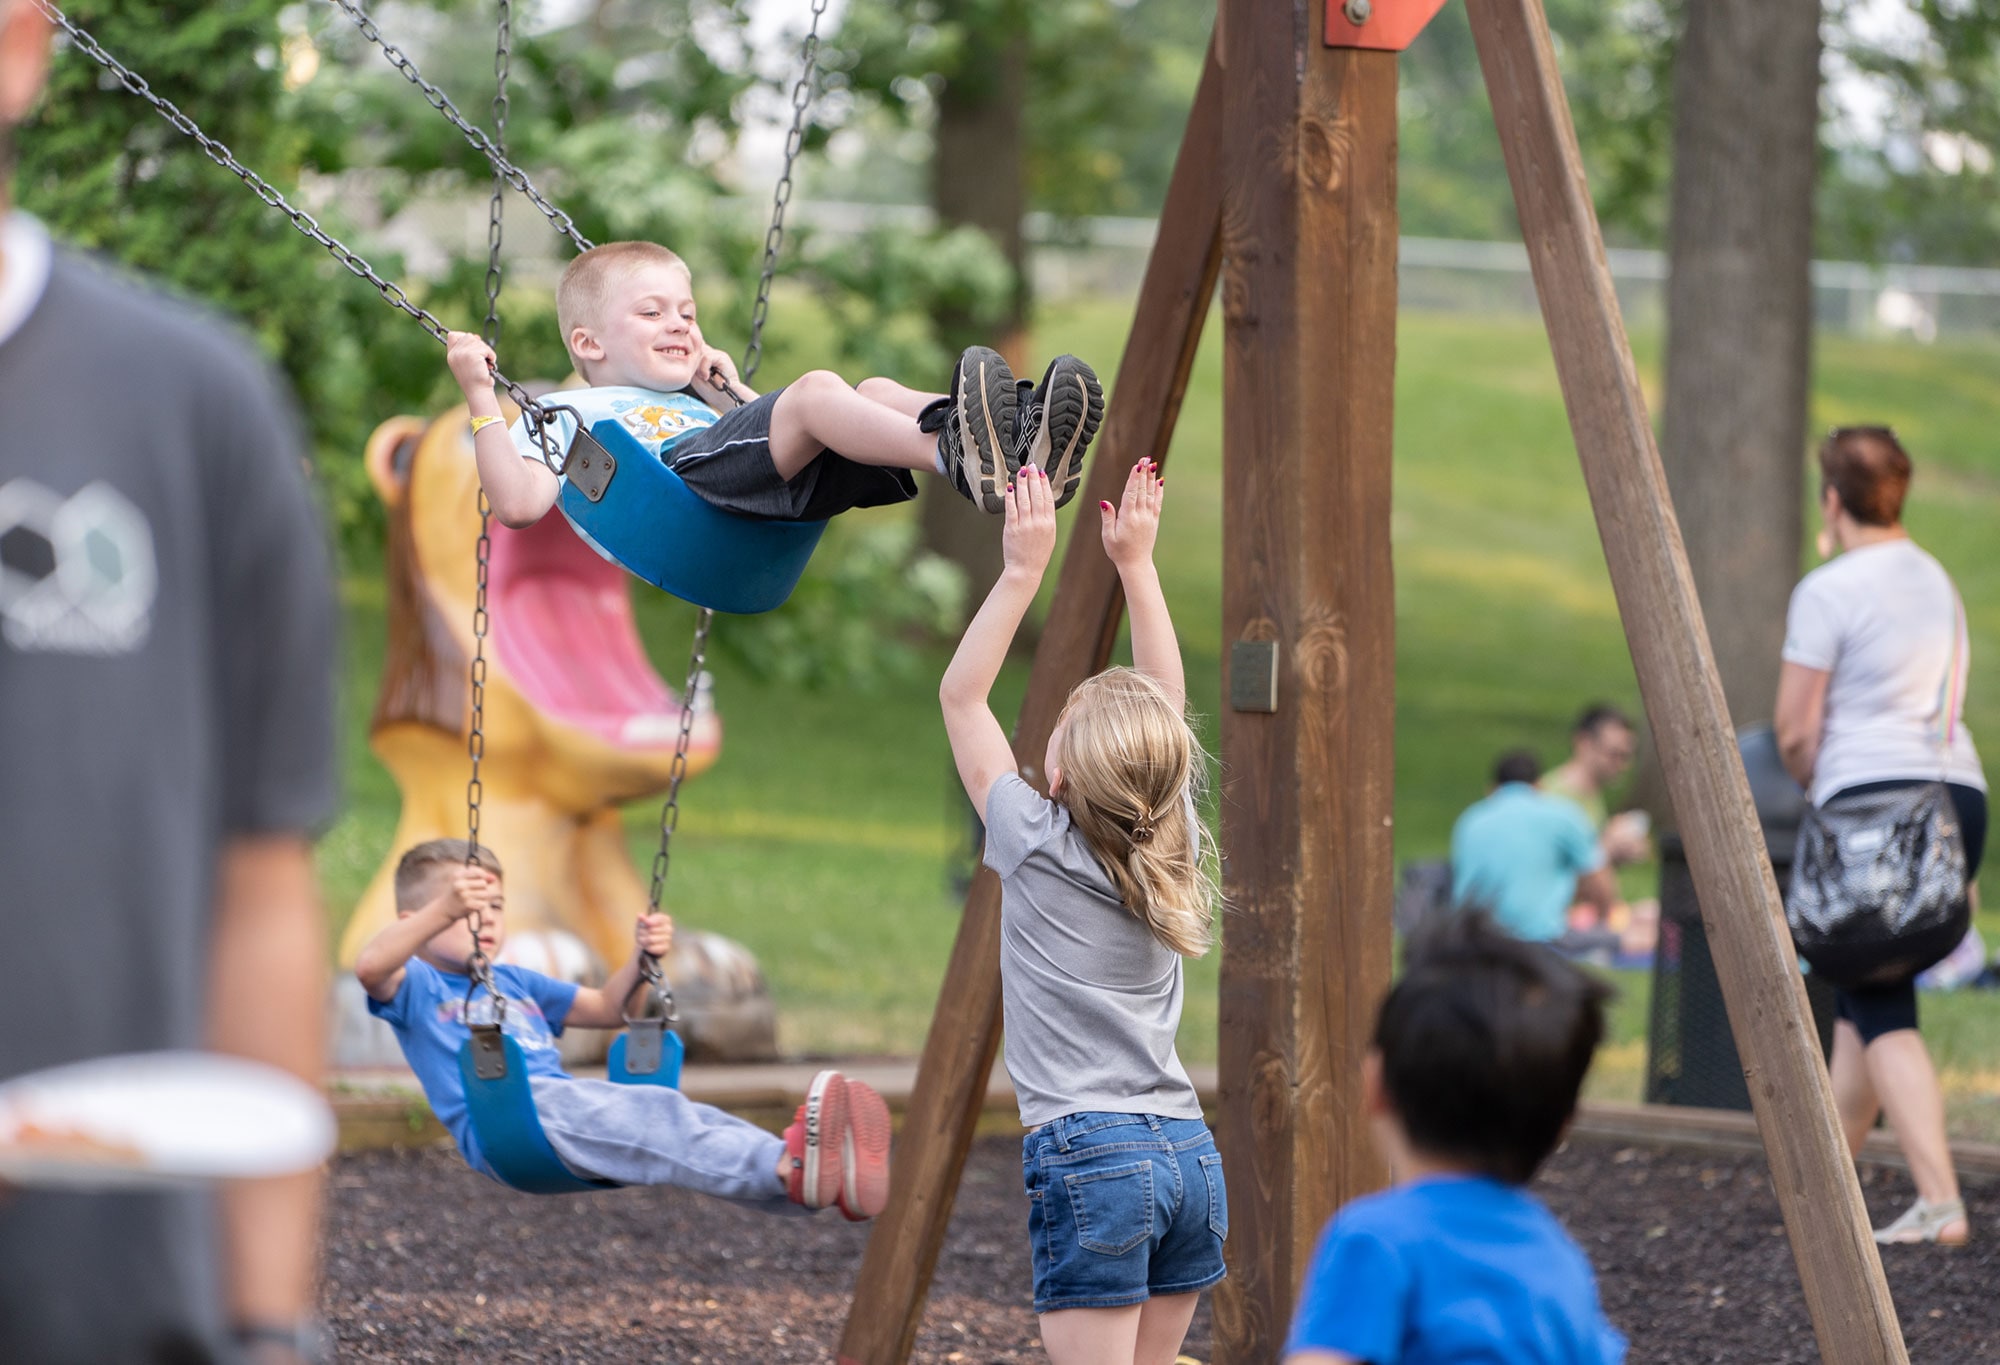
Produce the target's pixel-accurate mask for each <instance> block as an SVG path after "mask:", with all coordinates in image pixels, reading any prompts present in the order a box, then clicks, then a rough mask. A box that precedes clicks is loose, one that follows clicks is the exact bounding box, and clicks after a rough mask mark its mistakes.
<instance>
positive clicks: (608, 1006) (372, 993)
mask: <svg viewBox="0 0 2000 1365" xmlns="http://www.w3.org/2000/svg"><path fill="white" fill-rule="evenodd" d="M466 853H467V845H466V842H465V840H463V839H433V840H431V841H430V842H428V843H423V844H418V845H417V846H416V847H414V848H412V849H410V850H409V851H408V852H407V853H405V854H404V855H403V857H402V860H401V861H400V862H399V863H398V864H397V866H396V922H395V923H394V924H392V925H390V926H389V927H388V928H386V929H384V930H383V931H382V932H381V933H379V934H377V935H376V936H375V937H374V938H373V939H371V940H370V941H369V942H368V945H367V946H366V947H364V948H363V949H362V950H361V955H360V956H359V957H358V958H357V959H356V960H355V963H354V975H355V976H356V977H357V978H359V979H360V981H361V984H362V986H363V987H364V988H365V989H366V990H367V992H368V1010H369V1012H370V1013H371V1014H373V1015H375V1016H376V1017H377V1018H379V1019H386V1020H388V1022H389V1025H390V1027H391V1028H393V1029H395V1031H396V1041H397V1042H398V1043H400V1044H401V1045H402V1048H403V1055H404V1056H405V1057H406V1058H408V1059H409V1063H410V1068H411V1070H413V1071H415V1072H416V1073H417V1079H418V1081H420V1082H421V1083H422V1085H423V1088H424V1095H425V1096H426V1098H428V1099H429V1100H430V1104H431V1109H432V1111H433V1112H434V1113H435V1114H436V1115H437V1118H438V1122H439V1123H441V1124H443V1125H444V1126H445V1129H446V1130H447V1131H448V1132H450V1134H451V1136H452V1139H453V1141H455V1142H456V1143H457V1144H458V1150H459V1151H460V1153H462V1154H463V1155H464V1157H465V1161H466V1164H467V1165H469V1166H471V1167H472V1168H473V1169H474V1170H476V1171H479V1172H481V1173H482V1174H485V1175H489V1176H493V1177H494V1178H495V1179H498V1178H499V1177H498V1175H497V1174H496V1173H495V1172H494V1170H493V1169H492V1167H491V1166H489V1165H488V1164H487V1162H486V1158H485V1157H484V1155H483V1154H482V1153H481V1152H480V1149H479V1141H478V1137H477V1135H476V1134H474V1133H473V1131H472V1124H471V1119H470V1116H469V1114H468V1112H467V1109H466V1097H465V1082H464V1081H463V1079H462V1078H461V1077H460V1075H459V1070H458V1052H459V1049H460V1048H461V1047H462V1046H464V1044H465V1042H466V1040H467V1039H468V1038H469V1037H470V1036H471V1035H470V1033H469V1032H468V1030H467V1024H468V1022H470V1023H485V1022H490V1021H491V1019H492V1017H493V1001H492V997H491V996H490V995H488V994H486V993H484V992H479V993H472V992H471V991H470V987H471V981H470V978H469V976H468V974H467V968H468V965H469V963H470V961H471V958H472V952H473V947H474V943H473V935H472V927H471V925H470V924H469V923H468V920H469V918H470V916H471V915H472V913H473V912H474V911H477V912H478V914H479V942H478V947H479V948H480V949H481V950H482V951H483V952H484V953H485V954H486V956H487V957H488V958H492V957H496V956H498V954H499V952H500V949H501V947H502V945H504V944H505V943H506V941H507V926H506V902H505V898H504V897H503V895H502V890H501V881H500V863H499V860H498V859H496V858H495V857H494V856H493V853H492V851H491V850H490V849H487V848H484V847H482V848H481V849H480V850H479V852H478V854H477V862H476V865H468V863H467V859H466ZM637 940H638V952H644V953H649V954H651V955H652V956H654V957H661V956H663V955H665V954H666V953H667V952H668V950H670V949H671V948H672V947H673V942H674V925H673V920H672V919H671V918H669V917H668V916H666V915H642V916H640V917H639V923H638V929H637ZM638 952H635V953H634V955H633V957H632V959H631V960H630V961H628V962H627V963H626V964H625V965H624V966H623V967H620V968H619V969H618V970H617V971H616V972H615V973H613V974H612V976H611V979H610V980H609V981H607V982H605V983H604V985H603V987H602V988H600V989H595V990H593V989H592V988H590V987H588V986H574V985H571V984H570V983H568V982H565V981H557V980H555V979H554V978H552V977H547V976H543V975H542V974H541V973H540V972H532V971H529V970H527V969H526V968H523V967H515V966H510V965H505V964H496V965H494V966H493V967H492V969H491V970H492V973H493V982H494V985H495V986H496V987H497V988H498V989H499V991H500V994H501V995H502V996H503V997H504V998H505V1000H506V1009H505V1011H504V1013H503V1016H502V1026H503V1028H504V1029H505V1030H506V1032H507V1034H508V1036H510V1037H511V1038H513V1039H514V1041H515V1042H517V1043H519V1044H520V1047H521V1055H522V1057H523V1058H524V1059H525V1061H526V1063H527V1069H528V1085H529V1089H530V1090H531V1091H532V1092H533V1094H534V1100H535V1111H536V1116H537V1117H538V1118H539V1119H540V1121H541V1125H542V1132H543V1133H544V1135H545V1136H547V1138H548V1140H549V1146H551V1147H553V1148H554V1149H555V1152H556V1155H557V1156H558V1157H560V1158H561V1160H562V1163H563V1165H564V1166H566V1167H568V1168H569V1170H570V1171H571V1172H572V1173H574V1174H576V1175H579V1176H582V1177H584V1178H585V1179H597V1180H610V1181H614V1182H616V1183H618V1184H621V1185H679V1186H682V1187H684V1188H686V1189H691V1190H698V1191H700V1192H701V1193H703V1194H711V1195H714V1196H716V1197H717V1198H720V1199H731V1200H735V1201H738V1202H740V1203H745V1204H752V1205H755V1206H758V1207H761V1208H765V1209H768V1210H771V1211H774V1212H784V1211H787V1210H789V1209H790V1208H792V1207H794V1206H801V1207H804V1208H807V1209H821V1208H829V1207H832V1208H838V1209H839V1210H840V1211H841V1213H843V1214H844V1215H846V1217H847V1218H848V1219H850V1220H852V1221H855V1222H859V1221H861V1220H862V1219H866V1218H873V1217H874V1216H875V1215H876V1214H878V1213H880V1212H881V1211H882V1208H883V1206H884V1205H885V1204H886V1203H887V1202H888V1198H889V1109H888V1106H887V1105H885V1104H883V1102H882V1097H881V1096H880V1095H878V1094H876V1093H875V1091H874V1090H873V1089H871V1088H870V1087H868V1086H866V1085H863V1084H862V1083H861V1082H859V1081H850V1080H848V1079H847V1078H845V1077H844V1076H842V1075H841V1074H840V1073H839V1072H837V1071H822V1072H820V1073H819V1075H818V1076H816V1077H814V1078H813V1083H812V1086H811V1088H810V1089H809V1090H808V1091H807V1094H806V1102H805V1103H804V1104H803V1105H801V1106H799V1111H798V1116H797V1117H796V1118H795V1119H794V1121H793V1123H792V1125H791V1127H789V1128H787V1129H786V1130H785V1134H784V1136H783V1137H782V1138H779V1137H773V1136H772V1135H771V1134H769V1133H767V1132H765V1131H764V1130H763V1129H762V1128H759V1127H757V1126H756V1125H755V1124H752V1123H749V1122H746V1121H745V1120H743V1119H739V1118H737V1117H735V1116H734V1115H732V1114H727V1113H724V1112H723V1111H722V1110H720V1109H716V1108H713V1107H712V1106H710V1105H706V1104H699V1103H697V1102H695V1101H694V1100H691V1099H689V1098H688V1097H687V1096H686V1095H683V1094H682V1093H681V1092H680V1091H679V1090H676V1089H671V1088H669V1087H667V1086H660V1085H614V1084H613V1083H611V1082H610V1081H602V1080H593V1079H587V1078H579V1077H574V1076H571V1075H569V1074H568V1073H567V1072H565V1071H564V1070H563V1066H562V1059H561V1057H560V1056H559V1055H558V1054H557V1052H556V1045H555V1039H556V1036H557V1035H559V1034H561V1033H562V1031H563V1029H564V1028H566V1027H568V1026H569V1025H572V1024H575V1025H578V1026H581V1027H585V1028H616V1027H617V1026H618V1025H619V1024H620V1023H622V1022H623V1020H624V1006H625V1002H626V1001H627V1000H628V999H630V997H631V995H632V993H633V991H634V990H635V989H636V988H637V987H638V985H639V959H638ZM468 997H470V1010H469V1013H470V1014H471V1019H470V1020H468V1019H467V1014H468V1008H467V1001H468Z"/></svg>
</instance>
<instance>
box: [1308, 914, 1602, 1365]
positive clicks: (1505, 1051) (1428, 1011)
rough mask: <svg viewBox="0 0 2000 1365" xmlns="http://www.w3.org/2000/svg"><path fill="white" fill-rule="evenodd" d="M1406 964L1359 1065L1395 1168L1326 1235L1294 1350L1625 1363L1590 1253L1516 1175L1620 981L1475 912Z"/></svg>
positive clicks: (1547, 1127) (1442, 925) (1417, 1363)
mask: <svg viewBox="0 0 2000 1365" xmlns="http://www.w3.org/2000/svg"><path fill="white" fill-rule="evenodd" d="M1408 962H1409V966H1408V970H1407V971H1406V973H1405V974H1404V976H1403V979H1402V980H1401V981H1400V982H1398V983H1397V984H1396V987H1395V989H1393V990H1391V991H1390V992H1389V996H1388V998H1387V999H1386V1000H1384V1001H1383V1003H1382V1010H1381V1013H1380V1015H1379V1016H1378V1017H1377V1020H1376V1025H1375V1040H1374V1046H1373V1048H1372V1049H1371V1050H1370V1052H1369V1055H1368V1058H1367V1061H1366V1062H1365V1063H1364V1064H1363V1069H1362V1084H1363V1094H1364V1097H1365V1098H1364V1103H1366V1104H1367V1105H1368V1108H1369V1112H1370V1114H1371V1116H1372V1117H1373V1121H1374V1131H1375V1140H1376V1144H1377V1146H1378V1147H1379V1148H1380V1150H1381V1152H1382V1154H1383V1156H1384V1157H1385V1158H1386V1159H1387V1160H1388V1162H1389V1165H1390V1168H1391V1170H1392V1171H1393V1172H1394V1174H1395V1179H1396V1182H1397V1183H1396V1186H1395V1188H1394V1189H1391V1190H1388V1191H1386V1192H1384V1193H1382V1194H1375V1195H1370V1196H1368V1197H1367V1198H1365V1199H1358V1200H1356V1201H1354V1202H1353V1203H1351V1204H1349V1205H1348V1206H1347V1207H1346V1208H1345V1209H1343V1210H1341V1212H1340V1214H1339V1215H1338V1216H1337V1217H1336V1218H1335V1219H1334V1220H1333V1222H1332V1224H1331V1225H1329V1227H1328V1228H1327V1230H1326V1232H1325V1234H1324V1235H1323V1236H1322V1237H1321V1238H1320V1244H1319V1249H1318V1250H1317V1252H1316V1253H1315V1254H1314V1256H1313V1263H1312V1266H1311V1269H1310V1270H1308V1271H1307V1274H1306V1281H1305V1285H1304V1287H1303V1289H1302V1290H1301V1292H1300V1295H1299V1308H1298V1313H1297V1315H1296V1317H1295V1318H1294V1320H1293V1323H1292V1335H1291V1340H1290V1343H1289V1344H1288V1346H1287V1348H1286V1349H1287V1355H1286V1361H1287V1362H1288V1365H1334V1363H1335V1362H1339V1363H1340V1365H1358V1363H1359V1362H1367V1365H1429V1363H1430V1362H1447V1361H1474V1360H1480V1361H1485V1360H1491V1361H1507V1362H1509V1365H1618V1362H1620V1361H1622V1360H1624V1358H1625V1339H1624V1338H1623V1337H1622V1336H1620V1335H1619V1334H1618V1332H1617V1331H1616V1330H1615V1329H1614V1328H1613V1327H1612V1326H1611V1324H1610V1323H1609V1322H1607V1321H1606V1320H1605V1317H1604V1313H1603V1310H1602V1309H1601V1308H1600V1307H1599V1305H1598V1301H1597V1282H1596V1276H1595V1275H1594V1274H1593V1273H1592V1271H1591V1268H1590V1262H1589V1261H1588V1260H1587V1259H1586V1258H1585V1257H1584V1254H1583V1251H1582V1249H1581V1248H1580V1247H1578V1246H1577V1245H1576V1243H1575V1242H1574V1241H1572V1240H1571V1239H1570V1237H1569V1234H1568V1233H1566V1232H1564V1231H1563V1228H1562V1225H1561V1224H1560V1223H1558V1222H1557V1221H1556V1220H1555V1218H1554V1216H1553V1215H1552V1214H1550V1213H1549V1211H1548V1210H1547V1209H1546V1208H1544V1207H1543V1206H1542V1204H1541V1202H1540V1201H1539V1200H1537V1199H1536V1198H1535V1197H1534V1196H1533V1195H1531V1194H1529V1193H1528V1192H1527V1191H1526V1190H1525V1189H1524V1188H1522V1187H1523V1186H1525V1185H1526V1184H1527V1182H1528V1181H1529V1180H1530V1179H1532V1178H1533V1177H1534V1174H1535V1171H1536V1170H1537V1169H1538V1168H1540V1166H1541V1164H1542V1162H1543V1161H1544V1160H1546V1159H1547V1158H1548V1155H1549V1153H1551V1152H1553V1151H1554V1150H1555V1148H1556V1145H1557V1144H1558V1143H1559V1142H1560V1141H1561V1140H1562V1135H1563V1130H1564V1128H1565V1127H1566V1126H1567V1125H1568V1123H1569V1120H1570V1116H1571V1114H1572V1113H1574V1111H1575V1109H1576V1097H1577V1091H1578V1090H1579V1089H1580V1088H1581V1086H1582V1085H1583V1077H1584V1073H1585V1072H1586V1071H1588V1070H1589V1069H1590V1059H1591V1054H1592V1053H1594V1052H1595V1051H1596V1049H1597V1044H1598V1042H1599V1040H1600V1039H1601V1038H1602V1037H1603V1035H1604V1001H1605V1000H1606V998H1607V997H1608V996H1609V994H1610V992H1609V991H1608V990H1607V989H1606V988H1605V987H1604V986H1603V985H1601V984H1599V983H1598V982H1597V981H1595V980H1593V979H1592V978H1590V977H1588V976H1586V975H1584V974H1583V973H1582V972H1581V971H1579V970H1577V969H1576V968H1575V967H1572V966H1570V965H1569V964H1568V963H1566V962H1564V961H1563V960H1562V959H1560V958H1558V957H1556V956H1555V955H1554V954H1553V953H1551V952H1549V951H1548V950H1547V949H1545V948H1542V947H1540V946H1538V945H1535V944H1531V943H1523V942H1521V941H1520V940H1518V939H1515V938H1513V937H1511V936H1510V935H1508V934H1505V933H1503V932H1502V931H1500V930H1499V929H1498V928H1496V927H1495V926H1494V925H1493V923H1492V922H1491V920H1489V919H1488V918H1487V917H1486V916H1485V915H1484V914H1481V913H1478V912H1468V913H1465V914H1459V915H1454V916H1451V917H1450V918H1448V919H1445V920H1443V921H1441V922H1439V923H1438V924H1437V925H1436V926H1435V927H1434V928H1433V929H1431V930H1429V931H1427V932H1426V933H1424V934H1422V935H1420V936H1418V937H1417V938H1416V939H1415V940H1413V941H1412V943H1411V945H1410V949H1409V957H1408Z"/></svg>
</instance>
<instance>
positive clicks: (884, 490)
mask: <svg viewBox="0 0 2000 1365" xmlns="http://www.w3.org/2000/svg"><path fill="white" fill-rule="evenodd" d="M783 392H784V390H783V389H774V390H772V391H771V392H770V393H767V394H765V395H763V396H762V397H760V398H753V399H752V400H751V401H750V402H748V403H745V404H744V405H743V406H742V407H740V408H732V409H731V410H730V411H728V412H725V413H723V414H722V416H720V417H719V418H717V419H716V421H715V424H714V425H713V426H708V427H703V428H702V429H701V430H700V431H691V432H689V433H688V434H687V435H685V436H683V437H681V438H680V439H679V440H677V441H675V442H674V443H673V444H672V445H670V446H668V447H667V448H666V450H665V451H664V452H663V458H664V459H665V460H666V462H667V464H668V465H669V466H670V467H671V468H672V469H673V471H674V473H676V474H678V475H680V476H681V481H682V482H683V483H685V484H687V486H688V487H689V488H692V489H693V490H694V491H695V493H696V495H697V496H699V497H700V498H701V500H702V501H703V502H707V503H710V504H713V505H714V506H716V507H720V508H722V509H723V510H724V511H725V512H734V513H736V514H737V515H738V516H744V517H757V518H759V519H760V520H763V521H825V520H826V519H827V518H828V517H833V516H838V515H839V514H840V513H842V512H845V511H848V510H850V509H852V508H855V507H886V506H888V505H889V504H891V503H898V502H908V501H909V500H910V499H911V498H914V497H915V496H917V481H916V479H915V477H914V476H913V475H911V473H910V471H909V470H907V469H889V468H885V467H883V466H881V465H867V464H856V463H855V462H854V461H853V460H850V459H848V458H846V457H845V456H843V455H836V454H835V453H834V452H833V451H831V450H822V451H821V452H820V453H819V454H818V455H816V456H814V457H813V459H812V461H811V462H810V463H809V464H807V465H806V467H805V468H804V469H801V470H800V471H799V472H798V475H797V477H795V478H793V479H792V480H790V481H789V482H787V481H786V480H784V479H781V478H779V477H778V466H777V465H776V464H775V463H774V462H773V461H772V459H771V412H772V409H773V408H775V407H776V406H777V403H778V395H779V394H781V393H783Z"/></svg>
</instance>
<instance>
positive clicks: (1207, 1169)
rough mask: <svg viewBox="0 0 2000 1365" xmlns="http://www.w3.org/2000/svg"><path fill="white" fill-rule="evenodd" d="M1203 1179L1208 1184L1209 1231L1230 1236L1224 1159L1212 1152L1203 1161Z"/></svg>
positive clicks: (1220, 1235)
mask: <svg viewBox="0 0 2000 1365" xmlns="http://www.w3.org/2000/svg"><path fill="white" fill-rule="evenodd" d="M1201 1174H1202V1178H1203V1179H1205V1180H1206V1181H1207V1182H1208V1230H1209V1231H1210V1232H1212V1233H1214V1234H1215V1235H1216V1236H1217V1237H1222V1238H1227V1237H1228V1236H1229V1190H1228V1187H1227V1186H1225V1185H1224V1183H1223V1180H1222V1157H1221V1155H1220V1154H1218V1153H1213V1152H1211V1153H1210V1154H1209V1155H1207V1156H1205V1157H1203V1158H1202V1159H1201Z"/></svg>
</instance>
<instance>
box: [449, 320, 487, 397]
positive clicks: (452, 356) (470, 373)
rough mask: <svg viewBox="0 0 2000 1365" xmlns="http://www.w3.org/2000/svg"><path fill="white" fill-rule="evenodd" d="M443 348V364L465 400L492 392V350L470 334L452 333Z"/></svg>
mask: <svg viewBox="0 0 2000 1365" xmlns="http://www.w3.org/2000/svg"><path fill="white" fill-rule="evenodd" d="M450 335H451V339H450V341H449V342H447V343H446V345H445V348H444V363H445V364H446V365H448V366H450V367H451V377H452V378H453V379H456V380H457V381H458V387H459V388H460V389H461V390H462V391H463V392H464V394H465V396H466V397H467V398H471V397H472V396H473V395H474V394H478V393H487V394H490V393H492V392H493V366H494V364H495V363H496V362H495V360H494V356H493V348H492V347H491V346H488V345H487V344H486V343H485V342H484V341H481V340H480V339H479V338H478V337H477V336H474V335H473V334H472V333H471V332H453V333H451V334H450Z"/></svg>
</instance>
